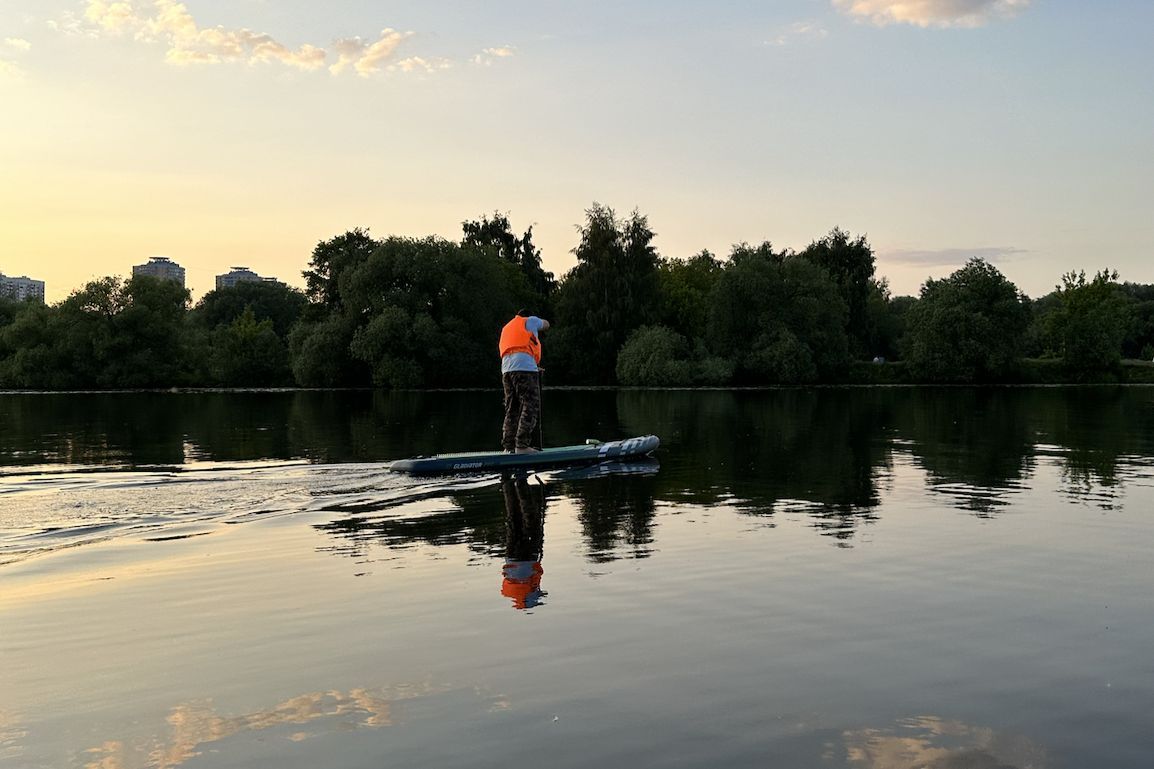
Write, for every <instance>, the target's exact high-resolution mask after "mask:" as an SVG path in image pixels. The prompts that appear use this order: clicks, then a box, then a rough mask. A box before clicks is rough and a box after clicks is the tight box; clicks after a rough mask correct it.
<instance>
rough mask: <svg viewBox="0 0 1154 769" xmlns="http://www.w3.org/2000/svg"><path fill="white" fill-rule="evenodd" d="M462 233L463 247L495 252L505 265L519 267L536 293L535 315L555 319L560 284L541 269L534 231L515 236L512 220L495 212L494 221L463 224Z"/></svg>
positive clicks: (481, 220) (482, 218) (529, 230)
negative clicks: (556, 295)
mask: <svg viewBox="0 0 1154 769" xmlns="http://www.w3.org/2000/svg"><path fill="white" fill-rule="evenodd" d="M461 229H462V230H463V232H464V238H462V240H461V245H462V246H466V247H469V246H472V247H476V248H483V249H492V250H493V251H495V252H496V254H497V255H498V256H499V257H501V258H502V259H504V260H505V261H508V262H511V263H513V264H515V265H517V267H519V268H520V270H521V272H522V274H524V276H525V279H526V280H527V281H528V283H529V288H530V289H531V290H532V291H533V294H534V300H533V305H534V308H533V309H534V310H535V312H536V313H537V314H538V315H540V316H542V317H549V316H551V315H552V310H553V308H552V302H553V293H554V292H555V291H556V290H557V281H556V279H554V277H553V273H551V272H546V271H545V269H544V268H543V267H542V266H541V251H540V249H538V248H537V247H536V246H535V245H533V228H532V227H530V228H529V229H527V230H525V234H524V235H522V236H521V237H517V236H516V235H514V234H513V228H512V226H511V225H510V224H509V217H507V216H506V215H505V214H502V213H500V212H497V211H494V212H493V218H492V219H490V218H489V217H488V216H482V217H481V219H480V220H479V221H467V222H462V223H461Z"/></svg>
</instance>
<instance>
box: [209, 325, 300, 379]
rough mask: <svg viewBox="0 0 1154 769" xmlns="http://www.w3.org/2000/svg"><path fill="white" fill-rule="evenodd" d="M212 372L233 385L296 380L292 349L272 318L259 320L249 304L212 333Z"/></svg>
mask: <svg viewBox="0 0 1154 769" xmlns="http://www.w3.org/2000/svg"><path fill="white" fill-rule="evenodd" d="M212 342H213V344H212V359H211V373H212V376H213V379H214V380H215V382H216V383H217V384H222V385H227V386H230V387H276V386H280V385H285V384H289V383H291V381H292V371H291V369H290V368H289V359H288V349H287V348H286V347H285V344H284V342H283V341H282V340H281V338H280V336H279V335H278V334H277V333H276V328H275V326H274V325H273V321H272V320H271V319H270V318H265V319H263V320H258V319H257V316H256V313H255V312H254V311H253V308H252V307H251V306H246V307H245V308H244V310H243V311H242V312H241V314H240V315H239V316H238V317H237V318H236V319H235V320H233V321H232V322H231V323H221V324H219V325H218V326H216V328H215V329H214V330H213V332H212Z"/></svg>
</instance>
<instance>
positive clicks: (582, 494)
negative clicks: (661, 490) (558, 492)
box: [565, 474, 660, 563]
mask: <svg viewBox="0 0 1154 769" xmlns="http://www.w3.org/2000/svg"><path fill="white" fill-rule="evenodd" d="M659 477H660V474H657V475H641V476H637V475H610V476H606V477H604V478H596V479H592V480H589V481H585V482H581V483H573V484H568V485H566V487H565V490H566V491H567V492H568V494H569V495H570V496H571V497H572V498H573V499H574V501H575V502H576V504H577V518H578V520H579V521H580V522H581V532H582V533H583V534H584V535H585V539H586V542H587V543H588V548H589V558H590V559H591V560H593V561H596V562H598V563H605V562H607V561H615V560H618V559H620V558H645V557H647V556H648V555H649V554H650V552H651V550H652V547H651V546H652V544H653V516H654V513H655V512H656V506H655V503H654V497H655V492H656V483H657V478H659Z"/></svg>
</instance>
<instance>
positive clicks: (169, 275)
mask: <svg viewBox="0 0 1154 769" xmlns="http://www.w3.org/2000/svg"><path fill="white" fill-rule="evenodd" d="M132 275H133V277H135V276H137V275H148V276H149V277H152V278H159V279H161V280H174V281H176V282H177V283H179V284H180V287H181V288H184V268H183V267H181V266H180V265H179V264H177V263H176V262H174V261H172V260H171V259H169V258H168V257H167V256H152V257H149V259H148V264H137V265H133V267H132Z"/></svg>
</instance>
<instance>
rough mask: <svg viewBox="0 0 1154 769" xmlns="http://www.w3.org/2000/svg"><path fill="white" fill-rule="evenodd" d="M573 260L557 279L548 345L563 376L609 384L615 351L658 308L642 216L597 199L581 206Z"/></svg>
mask: <svg viewBox="0 0 1154 769" xmlns="http://www.w3.org/2000/svg"><path fill="white" fill-rule="evenodd" d="M585 216H586V220H585V225H584V226H583V227H582V228H581V230H580V232H581V242H580V243H579V244H578V246H577V248H576V249H575V250H574V254H575V255H576V256H577V266H576V267H574V268H573V269H572V270H570V271H569V272H568V273H567V274H566V275H565V278H564V279H563V280H562V283H561V288H560V290H559V292H558V300H557V320H558V324H557V330H556V331H555V332H552V334H553V345H552V346H553V347H554V349H556V350H557V351H558V354H557V360H559V362H560V368H561V369H562V371H563V376H564V378H566V379H568V381H572V382H576V383H590V384H593V383H596V384H610V383H612V382H613V379H614V371H615V368H616V363H617V352H618V351H619V350H620V349H621V345H622V344H623V343H624V342H625V340H626V338H628V336H629V334H631V333H632V332H633V330H634V329H636V328H638V327H639V326H642V325H644V324H646V323H648V322H650V321H652V320H653V319H654V318H655V316H656V315H657V312H658V301H659V294H658V278H657V266H658V256H657V252H656V251H655V250H654V248H653V245H652V243H653V237H654V233H653V231H652V230H651V229H650V228H649V222H648V220H647V219H646V218H645V217H644V216H642V215H641V214H640V213H639V212H637V211H634V212H633V213H632V214H631V215H630V216H629V218H627V219H619V218H618V217H617V216H616V214H614V212H613V210H612V209H610V208H607V207H605V206H601V205H599V204H597V203H594V204H593V207H592V208H590V209H589V210H588V211H586V212H585Z"/></svg>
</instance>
